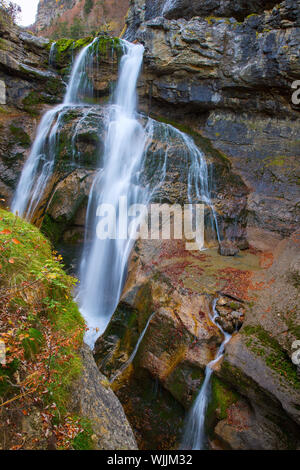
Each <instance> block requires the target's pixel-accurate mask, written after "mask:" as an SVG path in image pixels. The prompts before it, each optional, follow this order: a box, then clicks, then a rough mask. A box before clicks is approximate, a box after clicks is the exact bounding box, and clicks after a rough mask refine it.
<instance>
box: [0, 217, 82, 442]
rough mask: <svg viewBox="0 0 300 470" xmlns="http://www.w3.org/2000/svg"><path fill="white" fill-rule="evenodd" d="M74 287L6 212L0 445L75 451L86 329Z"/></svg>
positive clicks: (0, 246)
mask: <svg viewBox="0 0 300 470" xmlns="http://www.w3.org/2000/svg"><path fill="white" fill-rule="evenodd" d="M74 284H75V280H74V279H73V278H71V277H70V276H68V275H67V274H65V272H64V271H63V269H62V265H61V258H60V256H58V255H57V254H56V253H54V254H53V253H51V248H50V246H49V243H48V242H47V241H46V239H45V238H44V237H43V236H42V235H41V233H40V232H39V231H38V229H36V228H35V227H33V226H31V225H30V224H27V223H26V222H24V221H23V220H21V219H20V218H18V217H15V216H14V215H12V214H10V213H8V212H6V211H3V210H0V340H1V341H2V342H4V344H5V349H6V364H2V365H0V423H1V424H0V448H9V449H21V448H37V449H38V448H63V449H68V448H74V447H75V448H76V445H74V442H75V443H76V438H77V437H78V435H80V434H82V433H84V429H83V428H82V426H81V420H80V418H79V417H76V416H73V415H72V414H70V413H69V411H68V402H69V394H70V386H71V384H72V382H73V381H74V379H75V378H76V377H77V376H78V375H79V374H80V370H81V360H80V357H79V355H78V348H79V347H80V345H81V343H82V337H83V332H84V322H83V320H82V318H81V316H80V314H79V311H78V309H77V306H76V304H75V303H74V301H73V300H72V295H71V293H72V289H73V287H74ZM33 417H34V418H35V420H37V421H38V422H37V432H35V433H34V435H30V433H29V434H28V432H26V429H27V428H28V427H29V428H30V426H29V424H28V423H30V422H31V421H32V419H33ZM37 417H38V418H37ZM24 429H25V431H24Z"/></svg>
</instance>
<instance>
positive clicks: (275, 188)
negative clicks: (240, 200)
mask: <svg viewBox="0 0 300 470" xmlns="http://www.w3.org/2000/svg"><path fill="white" fill-rule="evenodd" d="M275 3H276V2H260V1H257V2H242V1H236V2H226V1H222V2H210V1H205V2H185V1H178V2H177V1H173V2H167V1H166V2H157V4H156V3H153V2H146V1H141V0H136V1H133V2H132V4H131V9H130V12H129V15H128V30H127V33H126V37H128V38H129V39H132V40H133V39H137V40H138V41H140V42H142V43H144V44H145V48H146V53H145V67H144V76H143V84H144V87H143V88H141V90H140V91H141V98H142V100H143V106H144V109H145V110H146V111H147V112H150V113H152V114H153V115H154V116H157V115H164V116H165V118H166V119H167V118H168V116H169V118H170V119H172V120H173V121H175V120H177V121H178V122H180V123H184V124H185V125H186V126H187V127H191V128H193V129H195V130H197V131H200V132H201V133H202V134H203V135H205V136H207V137H209V139H210V140H211V142H212V143H213V145H214V146H215V147H216V148H218V149H220V150H222V151H223V152H224V153H225V154H226V155H227V156H228V157H229V159H230V161H231V162H232V164H233V168H234V169H235V170H236V171H237V172H238V173H239V174H240V175H241V176H242V177H243V179H244V181H245V182H246V184H247V185H248V186H249V188H250V189H251V194H250V196H249V198H248V209H249V225H254V226H260V227H263V228H265V229H268V230H271V231H275V232H279V233H281V234H282V235H289V234H291V233H292V232H293V231H294V230H295V229H296V228H297V226H298V225H299V206H298V203H299V185H298V183H297V181H298V178H299V163H298V162H299V144H298V143H299V106H297V105H294V104H293V103H292V99H291V96H292V88H291V86H292V83H293V82H294V81H295V80H296V79H297V78H298V77H299V70H300V63H299V40H298V39H297V38H298V37H299V11H300V9H299V1H284V2H282V3H281V4H280V5H278V4H277V5H276V6H274V8H273V9H270V7H272V6H273V5H275ZM158 4H160V5H161V7H158ZM156 5H157V6H156ZM263 10H266V11H265V12H264V11H263ZM238 11H239V12H240V13H239V14H238V16H235V13H234V12H238ZM167 12H168V13H167ZM172 12H173V13H172ZM176 12H177V13H176ZM241 12H242V13H241ZM249 13H251V14H250V15H249V16H246V15H247V14H249ZM212 14H213V15H217V16H221V17H214V16H211V15H212ZM240 15H241V16H240ZM167 18H172V19H167ZM173 18H175V19H173ZM236 18H237V19H236ZM150 103H151V104H150Z"/></svg>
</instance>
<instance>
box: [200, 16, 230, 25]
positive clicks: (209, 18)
mask: <svg viewBox="0 0 300 470" xmlns="http://www.w3.org/2000/svg"><path fill="white" fill-rule="evenodd" d="M205 21H207V23H208V24H209V25H213V24H215V23H219V22H221V23H224V22H225V23H226V24H230V20H229V18H221V17H217V16H207V17H206V18H205Z"/></svg>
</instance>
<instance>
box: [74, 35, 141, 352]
mask: <svg viewBox="0 0 300 470" xmlns="http://www.w3.org/2000/svg"><path fill="white" fill-rule="evenodd" d="M122 45H123V49H124V53H123V56H122V59H121V63H120V72H119V79H118V83H117V88H116V92H115V100H114V101H115V103H114V104H113V105H112V106H111V109H110V118H109V124H108V129H107V137H106V143H105V151H104V167H103V170H101V171H99V173H98V175H97V176H96V178H95V181H94V184H93V188H92V190H91V193H90V197H89V203H88V211H87V219H86V240H85V246H84V251H83V256H82V262H81V268H80V280H81V284H80V288H79V292H78V297H77V300H78V303H79V306H80V310H81V312H82V315H83V316H84V318H85V319H86V321H87V324H88V327H89V331H88V332H87V334H86V338H85V340H86V342H87V343H88V344H89V345H91V346H93V344H94V342H95V340H96V339H97V337H98V336H99V335H100V334H101V333H102V332H103V331H104V329H105V327H106V325H107V323H108V322H109V320H110V318H111V315H112V314H113V312H114V311H115V309H116V307H117V305H118V302H119V299H120V296H121V292H122V289H123V285H124V281H125V276H126V269H127V260H128V258H129V255H130V252H131V249H132V246H133V240H131V239H128V238H127V234H125V236H124V239H120V237H119V238H118V239H105V240H101V239H99V238H98V237H97V232H96V220H97V217H96V215H97V210H98V207H99V206H100V205H101V204H110V205H111V206H113V207H114V208H117V207H118V204H119V201H120V200H122V198H126V200H127V204H128V206H131V205H132V204H141V203H145V202H146V201H147V197H148V195H147V191H145V190H143V188H142V187H141V186H139V185H137V184H136V183H137V181H136V175H137V174H138V172H139V170H140V167H141V165H142V161H143V155H144V151H145V147H146V141H147V129H145V128H144V127H143V126H142V125H141V124H140V122H139V121H138V120H137V116H136V104H137V98H136V86H137V80H138V77H139V73H140V69H141V65H142V61H143V53H144V48H143V46H142V45H140V44H130V43H129V42H127V41H122ZM103 215H104V214H103ZM90 233H92V234H93V235H92V240H90V239H89V234H90Z"/></svg>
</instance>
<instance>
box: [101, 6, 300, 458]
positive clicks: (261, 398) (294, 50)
mask: <svg viewBox="0 0 300 470" xmlns="http://www.w3.org/2000/svg"><path fill="white" fill-rule="evenodd" d="M275 3H276V2H259V1H257V2H255V1H254V2H242V1H236V2H226V1H224V2H210V1H206V2H205V1H204V2H185V1H176V0H175V1H173V2H172V1H168V2H167V1H166V2H148V1H143V0H136V1H132V2H131V9H130V12H129V15H128V29H127V33H126V34H127V38H129V39H131V40H134V39H136V40H138V41H140V42H142V43H143V44H144V45H145V67H144V72H143V76H142V80H141V86H140V88H139V93H140V99H141V103H142V108H143V109H144V110H145V111H146V112H148V113H150V114H152V116H154V117H160V118H161V117H162V116H163V118H164V120H167V119H170V120H172V123H174V121H176V122H177V124H176V125H177V127H180V126H184V128H185V130H186V128H187V127H188V128H189V129H190V132H191V133H192V132H193V131H197V132H198V133H200V134H202V136H205V137H208V138H209V140H210V144H212V146H211V148H217V149H219V150H221V151H222V152H223V153H224V154H225V155H226V158H228V160H229V162H230V164H231V165H232V167H231V170H230V171H231V173H230V174H231V175H234V174H238V175H239V177H241V178H242V180H243V181H244V184H245V186H244V189H245V188H246V187H247V188H248V191H249V192H248V193H247V191H246V192H245V195H246V194H248V199H247V210H248V219H247V234H248V241H249V244H250V250H248V251H245V252H244V253H242V254H239V255H238V256H236V254H237V250H236V246H234V245H232V244H231V242H230V237H227V238H229V239H227V240H225V241H224V242H223V243H222V244H221V246H220V253H221V254H223V255H224V254H227V255H231V256H232V257H230V258H226V259H225V258H224V257H222V256H220V255H219V254H218V253H217V252H216V251H215V250H208V251H207V252H205V253H204V254H191V253H189V252H186V251H185V249H184V247H183V246H180V244H179V245H178V244H177V245H176V244H174V242H173V243H170V244H168V242H158V241H157V242H156V241H148V242H146V241H143V242H141V241H140V242H139V243H138V244H137V245H136V247H135V250H134V252H133V254H132V259H131V265H130V270H129V276H128V280H127V284H126V286H125V289H124V293H123V296H122V299H121V302H120V304H119V306H118V308H117V310H116V312H115V314H114V315H113V317H112V320H111V322H110V324H109V325H108V327H107V330H106V331H105V333H104V334H103V336H102V337H101V338H100V339H99V340H98V341H97V343H96V347H95V357H96V361H97V364H98V366H99V368H100V369H101V370H102V371H103V373H104V374H106V375H107V376H108V377H110V379H111V380H112V382H113V388H114V390H115V391H116V393H117V395H118V397H119V398H120V400H121V402H122V403H123V405H124V407H125V410H126V413H127V416H128V418H129V420H130V422H131V424H132V426H133V428H134V430H135V433H136V436H137V440H138V444H139V446H140V447H142V448H170V446H172V448H176V447H177V446H178V444H179V442H180V439H181V433H182V422H183V421H182V420H183V417H184V414H183V409H186V410H187V409H189V407H190V406H191V403H192V401H193V399H194V397H195V396H196V394H197V390H199V389H200V387H201V384H202V381H203V373H204V368H205V365H206V364H207V362H208V361H209V358H212V357H214V354H215V353H216V350H217V347H218V345H219V344H220V341H221V337H220V336H219V331H218V330H217V329H215V328H214V326H213V325H211V324H210V320H209V315H210V314H211V306H212V302H213V299H216V297H217V298H218V302H217V310H218V312H219V315H220V317H219V319H218V322H219V324H220V325H222V327H223V328H224V329H225V330H226V331H228V332H230V333H233V336H232V339H231V341H230V342H229V343H228V345H227V347H226V353H225V357H224V358H223V360H221V361H219V362H218V363H217V364H216V365H215V366H214V376H213V379H212V396H211V401H210V405H209V408H208V412H207V429H208V435H209V438H210V445H211V447H212V448H226V449H280V450H281V449H289V448H292V449H296V448H298V447H299V403H300V397H299V386H300V385H299V377H298V375H297V373H298V372H297V366H296V365H295V364H293V362H292V354H293V351H294V349H293V344H295V341H296V340H297V339H299V324H300V319H299V318H298V314H297V312H298V311H299V298H298V296H297V290H298V289H299V279H298V277H299V276H298V274H297V273H298V271H299V266H298V264H299V262H298V257H299V255H298V252H299V246H298V245H299V188H298V177H299V158H297V157H299V145H298V142H299V108H298V107H297V105H295V104H293V103H292V100H291V84H292V83H293V81H294V80H296V78H297V76H298V74H299V66H300V63H299V39H298V37H299V11H300V10H299V2H296V1H285V2H282V3H281V4H280V5H278V4H276V6H275ZM212 14H215V15H218V16H221V17H219V18H215V17H213V16H211V15H212ZM247 15H249V16H247ZM270 80H271V86H270ZM181 128H182V127H181ZM155 140H156V139H154V153H155ZM177 148H178V147H176V149H177ZM151 152H152V153H153V149H152V150H151ZM179 155H180V154H179ZM181 160H182V159H181V158H180V157H179V161H181ZM208 160H209V159H208ZM173 162H174V163H173V165H174V167H173V169H176V159H174V160H173ZM181 171H182V170H181ZM150 173H151V169H150ZM179 174H180V172H179ZM216 174H218V172H216ZM216 179H217V177H216ZM177 185H178V186H177ZM225 186H226V188H228V183H227V182H226V183H225ZM178 187H180V177H177V183H176V185H175V187H174V183H173V184H170V186H169V188H165V189H163V191H164V193H163V194H164V196H166V197H167V199H169V200H170V197H171V196H172V195H173V194H175V195H176V196H175V198H174V199H175V200H176V197H178V194H180V190H179V191H178ZM217 187H219V188H220V180H218V184H217ZM239 187H240V188H242V185H241V186H239ZM217 191H218V190H217ZM183 193H184V191H183ZM217 200H218V198H217V196H216V197H215V198H214V202H215V204H216V207H217V206H218V203H217ZM234 206H235V208H236V206H237V205H236V200H235V203H234ZM238 219H239V216H238V217H237V220H238ZM175 245H176V246H175ZM147 322H148V323H147ZM147 325H148V326H147ZM209 325H210V327H208V326H209ZM145 326H147V330H146V333H145V334H144V336H142V335H143V333H144V332H145ZM207 327H208V328H207ZM237 330H239V331H237ZM140 338H142V341H141V343H140V344H139V343H138V341H139V339H140ZM137 344H139V348H138V350H137V352H136V355H135V356H134V357H132V356H131V355H132V353H133V352H134V351H135V347H136V345H137ZM157 384H159V387H157ZM155 387H156V388H155ZM150 389H154V390H160V393H161V395H160V403H161V406H163V410H164V412H165V409H166V408H167V407H168V409H169V410H170V407H171V409H173V412H172V413H171V414H170V415H171V416H174V415H175V416H176V420H175V421H176V423H173V421H171V420H170V419H171V418H170V417H169V416H170V415H168V418H166V419H165V420H163V421H161V419H160V415H159V413H158V411H157V410H156V408H155V406H154V404H156V394H150V392H149V393H148V394H147V393H146V391H148V390H150ZM178 405H180V406H181V408H180V406H179V407H178ZM142 412H143V413H144V415H143V418H141V416H140V413H142ZM145 422H146V426H143V424H145ZM170 422H171V423H172V424H171V427H169V428H168V427H167V426H166V423H170ZM162 430H163V431H162ZM258 430H259V432H257V431H258ZM162 432H164V436H165V440H164V441H162V439H161V437H160V436H161V434H162ZM157 436H158V437H157Z"/></svg>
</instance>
